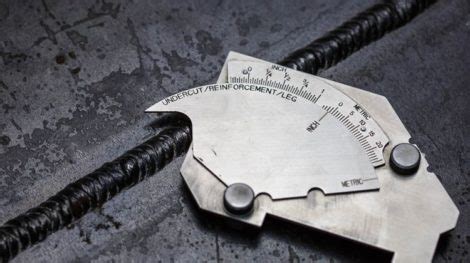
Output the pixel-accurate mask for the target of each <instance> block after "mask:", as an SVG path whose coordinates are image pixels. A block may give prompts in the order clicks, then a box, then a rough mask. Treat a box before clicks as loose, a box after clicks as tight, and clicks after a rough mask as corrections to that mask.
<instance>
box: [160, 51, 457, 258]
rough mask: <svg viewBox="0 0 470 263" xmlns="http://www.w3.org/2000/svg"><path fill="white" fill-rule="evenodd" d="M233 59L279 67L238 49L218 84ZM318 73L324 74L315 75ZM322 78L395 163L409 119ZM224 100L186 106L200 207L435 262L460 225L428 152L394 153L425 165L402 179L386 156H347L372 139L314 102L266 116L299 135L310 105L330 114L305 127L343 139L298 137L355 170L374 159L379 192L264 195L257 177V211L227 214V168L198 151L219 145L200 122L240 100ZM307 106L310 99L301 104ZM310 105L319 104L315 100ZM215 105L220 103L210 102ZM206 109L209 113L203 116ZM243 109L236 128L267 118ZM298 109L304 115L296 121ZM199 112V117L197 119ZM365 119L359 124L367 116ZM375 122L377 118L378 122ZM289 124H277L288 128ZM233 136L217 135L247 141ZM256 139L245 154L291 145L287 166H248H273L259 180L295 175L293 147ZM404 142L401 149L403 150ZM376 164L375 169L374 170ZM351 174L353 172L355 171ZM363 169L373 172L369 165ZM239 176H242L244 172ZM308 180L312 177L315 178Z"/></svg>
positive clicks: (189, 161)
mask: <svg viewBox="0 0 470 263" xmlns="http://www.w3.org/2000/svg"><path fill="white" fill-rule="evenodd" d="M231 61H248V62H262V63H266V65H271V66H272V64H269V63H267V62H263V61H261V60H258V59H255V58H252V57H249V56H244V55H241V54H238V53H234V52H231V53H230V54H229V56H228V58H227V62H226V64H225V65H224V67H223V69H222V73H221V75H220V77H219V80H218V82H219V83H225V82H226V81H227V77H228V75H229V72H228V71H227V64H230V62H231ZM252 65H253V64H252ZM278 67H280V66H278ZM253 77H254V76H250V79H253ZM312 77H313V78H317V77H314V76H312ZM255 79H256V78H255ZM321 80H322V81H323V82H325V83H328V84H329V85H331V86H332V87H334V88H335V89H337V90H339V91H340V92H341V93H342V94H345V95H346V96H347V97H349V98H350V99H351V100H352V101H354V102H356V103H357V107H355V109H356V108H357V109H358V112H361V113H367V114H366V115H362V116H363V117H364V118H365V116H368V117H370V119H369V121H368V122H364V123H365V125H362V127H359V129H358V132H367V131H370V130H371V128H372V129H373V130H374V133H375V131H376V130H377V127H378V128H380V130H377V131H378V132H379V133H380V132H383V134H384V135H385V134H386V142H389V145H388V146H386V145H384V144H382V147H383V151H382V150H381V152H380V156H381V157H383V160H391V155H392V153H391V152H392V150H391V149H392V148H394V146H396V145H399V144H400V143H402V142H407V141H409V139H410V135H409V133H408V132H407V130H406V128H405V127H404V125H403V123H402V122H401V121H400V119H399V117H398V116H397V114H396V113H395V111H394V110H393V108H392V106H391V105H390V103H389V102H388V101H387V99H386V98H385V97H383V96H380V95H377V94H373V93H370V92H367V91H363V90H360V89H356V88H353V87H350V86H346V85H343V84H340V83H336V82H333V81H329V80H325V79H321ZM276 85H277V86H278V87H279V84H272V86H276ZM269 87H271V86H268V87H267V88H269ZM290 94H291V96H293V95H292V94H293V93H290ZM187 95H188V94H186V95H182V94H180V95H179V96H187ZM285 95H286V94H285ZM234 97H237V96H234ZM241 97H242V98H243V99H241V100H237V101H236V102H237V103H239V104H238V106H239V111H240V112H244V110H245V109H250V107H247V105H249V104H250V103H255V102H256V101H250V98H253V97H252V96H241ZM261 97H263V96H260V98H261ZM285 97H286V96H285ZM218 99H223V100H224V101H223V103H221V104H220V105H219V104H210V105H208V107H207V108H205V110H206V111H201V112H200V114H193V116H192V113H193V109H196V112H197V111H200V109H201V108H200V106H198V105H193V104H190V103H188V104H187V105H185V108H184V113H187V114H188V115H189V117H190V118H191V119H192V122H193V135H194V140H193V147H191V148H190V150H189V152H188V154H187V155H186V158H185V160H184V162H183V165H182V168H181V174H182V176H183V178H184V180H185V182H186V184H187V185H188V187H189V189H190V191H191V193H192V195H193V196H194V198H195V200H196V202H197V203H198V205H199V207H200V208H201V209H204V210H206V211H210V212H212V213H216V214H219V215H222V216H225V217H229V218H232V219H235V220H240V221H242V222H245V223H247V224H251V225H254V226H258V227H260V226H262V224H263V221H264V218H265V217H266V215H267V214H270V215H273V216H275V217H278V218H282V219H286V220H287V221H290V222H296V223H298V224H301V225H304V226H308V227H312V228H315V229H320V230H323V231H326V232H329V233H331V234H335V235H339V236H342V237H345V238H348V239H351V240H355V241H358V242H361V243H364V244H368V245H371V246H374V247H377V248H381V249H384V250H387V251H391V252H393V253H394V257H393V260H394V262H430V261H431V259H432V257H433V254H434V249H435V247H436V244H437V241H438V239H439V236H440V234H441V233H443V232H446V231H448V230H451V229H452V228H454V227H455V225H456V222H457V218H458V214H459V212H458V210H457V208H456V206H455V205H454V203H453V202H452V200H451V199H450V197H449V196H448V194H447V193H446V191H445V189H444V188H443V187H442V185H441V184H440V182H439V180H438V179H437V177H436V176H435V175H434V174H433V173H430V172H428V171H427V167H428V163H427V161H426V158H425V156H424V155H423V156H422V157H421V156H420V154H419V152H418V154H419V156H420V157H419V158H420V161H419V162H416V155H415V154H411V155H410V154H409V153H408V154H405V155H406V156H408V157H407V158H404V159H403V156H404V155H403V152H402V151H401V150H400V151H399V152H395V154H396V157H392V158H393V159H394V162H396V163H400V164H404V165H405V166H407V165H409V164H415V163H418V166H417V167H416V169H417V170H416V172H415V174H414V175H413V176H401V175H400V174H397V173H396V172H395V171H394V170H393V169H392V168H391V164H390V163H387V162H385V161H384V162H383V165H375V164H374V162H373V159H370V158H367V156H369V155H367V154H366V157H364V158H362V157H359V159H357V158H358V157H357V156H353V155H350V156H347V155H345V154H344V152H343V147H345V148H346V149H347V147H351V146H354V145H355V143H357V144H359V146H358V147H359V148H357V147H356V146H354V147H352V148H351V149H360V150H361V151H362V153H365V152H367V150H366V149H365V148H364V146H363V145H362V144H361V140H362V142H363V141H364V140H366V139H369V138H366V139H358V138H359V137H358V136H356V135H354V134H351V133H350V131H349V130H348V129H347V126H346V129H345V130H341V127H343V125H341V124H338V122H336V123H335V122H333V120H338V121H339V122H341V123H342V122H343V121H344V118H345V117H344V118H343V119H342V118H338V117H337V116H334V115H335V114H336V113H335V112H334V111H331V110H329V109H328V108H323V107H321V108H320V109H321V110H323V113H322V112H318V111H317V110H316V108H309V107H308V108H307V106H305V107H306V108H302V107H300V108H298V107H295V108H292V111H287V112H285V114H279V118H277V119H270V118H267V119H266V120H269V122H274V121H276V120H277V121H278V122H281V123H282V125H286V126H285V127H284V129H283V130H282V131H283V132H284V133H290V132H293V133H294V134H295V135H296V136H297V135H300V134H301V133H300V130H298V131H299V132H297V130H295V129H294V130H292V129H291V126H289V125H294V124H293V123H295V121H290V122H289V121H286V120H285V119H289V118H293V119H295V120H300V121H302V120H303V119H302V117H305V120H307V119H308V118H307V114H305V115H303V110H311V115H310V116H314V117H318V116H320V117H321V116H324V117H323V118H325V119H326V120H331V121H332V122H331V123H330V124H329V125H328V126H327V125H323V123H321V124H320V126H318V125H315V124H313V125H312V126H306V127H304V129H305V130H307V128H308V127H310V130H311V131H313V132H314V133H315V132H316V131H317V128H318V127H320V128H322V127H323V128H325V127H327V128H328V129H332V130H331V134H328V132H326V131H325V135H321V134H320V133H318V134H314V136H320V137H319V138H321V140H323V139H327V138H329V136H340V137H343V138H344V139H339V140H338V141H332V140H330V141H327V142H321V140H317V141H315V143H316V145H317V147H315V144H309V143H311V142H310V141H308V139H310V137H305V138H302V137H295V138H296V139H297V140H305V141H306V143H307V144H308V145H309V147H313V148H314V149H315V150H316V151H322V150H324V149H327V148H332V149H334V152H335V153H336V154H338V155H339V156H341V158H336V159H334V158H332V159H331V160H334V163H335V164H337V165H338V166H344V167H345V168H344V169H346V167H349V166H346V165H345V164H346V163H347V164H348V165H353V164H352V163H353V162H351V161H350V159H353V160H354V161H358V162H359V166H357V165H358V164H356V167H362V165H363V164H367V165H368V166H365V165H364V167H369V168H370V169H372V171H373V172H374V173H373V174H374V177H375V176H377V177H378V179H379V180H378V181H377V180H372V181H375V182H379V183H380V190H379V191H367V192H361V193H357V192H350V193H347V194H341V195H334V194H331V195H325V194H324V193H322V192H321V191H317V190H311V191H310V192H309V193H308V195H307V196H306V197H299V198H290V199H279V198H275V197H272V196H269V195H267V194H264V192H260V191H256V187H253V186H252V185H251V184H250V183H254V184H255V185H257V181H256V180H254V181H249V183H247V184H248V185H249V186H251V187H252V188H253V189H254V192H255V193H256V198H255V199H254V202H253V208H252V210H251V211H252V212H251V213H249V214H247V215H246V216H238V215H234V214H233V213H232V212H228V211H227V210H228V209H227V208H226V205H225V204H224V195H225V193H226V189H227V185H230V184H231V183H227V182H226V181H224V180H225V174H223V173H222V174H217V171H220V170H218V169H219V168H220V167H218V166H217V161H216V160H217V159H216V158H214V157H212V158H213V160H206V159H205V158H204V157H203V155H201V154H197V153H196V150H198V147H199V148H201V147H203V146H202V145H199V146H197V144H198V143H206V144H208V145H210V146H214V144H211V143H213V142H212V141H211V140H210V139H211V137H210V136H207V135H206V136H204V135H201V133H200V132H201V131H198V128H197V127H198V122H202V123H204V124H207V123H209V125H210V123H211V122H212V123H214V124H213V125H212V126H210V127H211V128H217V127H216V126H217V124H218V123H217V121H220V120H221V119H222V118H219V119H216V120H213V119H211V118H212V117H213V115H211V112H214V111H215V112H218V113H219V114H220V115H223V114H225V109H227V108H230V107H229V106H227V107H223V105H226V104H228V105H230V103H232V102H235V101H232V99H231V98H228V97H219V98H218ZM245 99H246V100H245ZM171 100H172V99H170V101H171ZM173 100H179V98H178V97H174V98H173ZM182 101H184V100H182ZM299 101H301V100H299ZM193 102H194V101H193ZM200 102H207V101H200ZM257 102H260V104H261V105H269V104H266V103H274V104H275V105H276V106H277V105H278V104H279V105H281V107H282V103H285V101H284V100H270V101H268V100H263V99H261V100H260V101H257ZM304 104H305V103H303V104H301V105H304ZM310 104H312V103H311V101H310ZM215 105H216V106H217V107H211V106H215ZM305 105H307V104H305ZM313 105H314V106H315V103H313ZM158 107H161V106H158ZM154 109H160V108H154ZM297 110H298V111H297ZM365 110H367V111H365ZM324 112H328V115H323V114H325V113H324ZM203 113H204V114H206V115H204V114H203ZM244 113H245V115H244V116H240V118H239V119H236V120H234V119H231V120H230V121H231V122H233V126H232V127H230V128H233V129H236V127H237V126H238V125H242V126H243V123H244V121H245V119H250V118H253V119H255V120H257V121H258V120H259V121H263V118H260V117H253V115H259V114H260V113H263V112H262V111H260V112H258V111H249V112H246V111H245V112H244ZM264 113H266V112H264ZM299 113H300V117H299V118H298V119H296V118H297V116H298V114H299ZM316 114H320V115H316ZM329 115H333V116H332V118H330V117H329ZM192 117H196V118H194V119H193V118H192ZM204 117H206V118H209V119H210V121H207V120H206V121H204V120H203V119H204ZM333 117H334V118H333ZM372 117H373V119H372ZM370 120H373V122H371V121H370ZM358 121H359V124H360V120H358ZM354 122H356V120H354ZM312 123H313V122H312ZM312 123H310V124H312ZM325 123H326V122H325ZM371 123H375V125H376V126H374V124H371ZM343 124H344V123H343ZM273 125H275V124H273ZM282 125H281V126H279V127H277V128H281V127H282ZM317 126H318V127H317ZM255 127H256V126H255ZM294 127H295V126H294ZM194 128H196V129H194ZM244 129H245V130H237V131H238V132H240V133H242V134H244V135H248V134H251V132H252V130H250V129H249V126H247V125H245V126H244ZM222 130H223V129H222ZM255 130H256V129H255ZM318 131H320V130H318ZM338 131H341V132H338ZM225 132H226V133H223V134H230V136H232V135H233V133H230V131H229V130H225ZM375 134H377V133H375ZM230 136H227V137H226V138H224V139H223V140H219V141H217V140H216V141H217V146H218V145H223V144H224V143H230V141H231V140H241V139H240V138H239V137H236V136H235V137H230ZM198 138H199V139H198ZM201 138H202V139H203V138H206V139H207V140H206V141H201ZM278 138H282V137H278ZM212 139H214V138H212ZM284 139H286V138H284ZM383 141H384V139H383V138H381V139H380V143H382V142H383ZM368 142H370V140H368ZM257 143H258V142H257V141H250V143H249V144H247V145H249V146H250V147H249V148H251V149H252V152H251V153H250V154H246V152H242V154H241V155H243V156H251V157H254V156H258V157H259V156H263V155H264V154H270V152H271V151H274V150H285V152H284V153H285V154H284V157H285V159H284V160H286V161H285V162H281V159H276V160H275V161H276V162H280V163H282V165H277V166H272V167H271V166H266V165H265V164H264V163H263V162H266V160H269V159H264V158H259V159H257V160H256V161H255V162H254V164H252V165H251V166H249V167H250V169H251V168H252V167H254V166H255V165H256V164H258V165H260V166H263V165H264V166H263V169H267V170H265V171H263V172H264V173H262V174H263V175H264V176H266V177H264V178H263V180H262V181H261V182H260V183H258V184H259V185H262V184H271V183H272V182H271V181H276V180H282V178H283V177H282V176H280V175H279V176H278V177H277V176H275V177H269V176H268V175H270V174H271V172H273V171H277V172H278V173H279V174H282V173H288V172H289V171H290V170H291V169H292V166H291V165H290V164H291V163H290V162H291V161H292V159H289V154H290V153H291V152H289V149H288V148H289V147H287V146H286V148H285V149H284V148H269V147H268V148H264V147H266V146H267V145H263V147H258V145H257ZM289 143H291V141H283V145H289ZM290 145H291V147H294V148H295V149H298V148H299V145H300V144H295V143H294V144H290ZM231 147H233V145H231ZM401 147H403V146H401ZM401 147H399V148H396V149H400V148H401ZM406 147H408V146H406ZM413 147H414V146H413ZM222 148H223V147H222ZM208 149H209V150H210V149H214V148H211V147H208ZM407 149H408V148H407ZM193 150H194V152H193ZM243 150H246V149H245V148H236V147H235V148H232V152H233V153H234V154H235V156H236V152H237V151H243ZM300 150H302V149H300ZM408 150H409V149H408ZM226 151H227V153H229V150H226ZM292 152H293V151H292ZM312 152H313V151H312ZM404 152H407V151H404ZM216 153H217V154H216ZM216 153H213V154H212V155H213V156H215V155H217V156H218V155H219V152H218V151H216ZM332 153H333V152H332ZM374 154H376V155H377V152H374ZM204 156H205V155H204ZM274 156H275V155H274ZM359 156H362V155H359ZM410 157H411V158H410ZM237 158H238V159H237ZM279 158H280V157H279ZM224 160H226V161H230V159H229V158H226V159H224ZM241 160H242V157H241V156H238V157H236V158H235V159H233V160H232V161H236V163H235V165H234V166H233V167H232V168H233V169H235V170H237V169H239V168H240V167H241V165H240V163H239V162H238V161H241ZM318 160H319V159H317V157H315V156H314V158H311V159H309V158H303V159H302V162H305V164H306V165H309V164H311V162H315V161H318ZM404 160H408V161H411V162H404ZM219 161H220V159H219ZM271 163H273V161H271ZM419 163H421V165H419ZM299 164H300V163H297V165H299ZM318 165H320V166H321V167H328V166H325V164H322V163H318ZM222 167H223V165H222ZM353 167H354V165H353ZM372 167H375V169H374V168H372ZM226 168H227V167H225V169H226ZM361 169H362V168H361ZM361 169H359V170H361ZM227 171H228V170H227ZM260 171H261V170H258V171H257V172H260ZM352 171H354V170H353V169H352ZM363 171H365V172H368V171H369V170H363ZM238 174H239V175H242V174H241V173H238ZM251 175H258V173H256V174H255V173H252V174H251ZM310 176H311V177H316V176H317V174H315V173H311V174H310ZM241 177H243V176H241ZM305 178H306V179H309V177H305ZM318 178H320V179H318ZM318 178H317V179H318V181H310V183H312V182H315V184H317V183H319V184H321V183H322V182H323V181H325V180H330V181H338V180H337V179H338V178H336V179H331V178H330V179H325V178H324V177H321V176H320V177H318ZM297 179H298V178H297ZM235 182H240V181H235ZM360 182H364V180H363V179H362V180H358V181H357V182H356V183H360ZM365 182H367V181H365ZM289 183H290V182H289V180H285V181H282V184H283V185H284V186H286V185H288V184H289ZM350 183H351V182H344V187H345V186H346V185H348V184H350ZM280 186H282V185H280ZM299 189H300V188H299ZM274 190H275V189H274ZM322 190H324V189H322ZM299 196H300V195H299Z"/></svg>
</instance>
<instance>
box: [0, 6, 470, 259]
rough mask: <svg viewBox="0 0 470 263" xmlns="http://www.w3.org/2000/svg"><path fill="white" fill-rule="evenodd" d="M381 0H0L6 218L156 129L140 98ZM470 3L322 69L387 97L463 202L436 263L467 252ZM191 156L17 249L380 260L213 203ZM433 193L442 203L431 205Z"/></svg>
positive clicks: (0, 215) (275, 49) (83, 254)
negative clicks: (243, 222)
mask: <svg viewBox="0 0 470 263" xmlns="http://www.w3.org/2000/svg"><path fill="white" fill-rule="evenodd" d="M375 2H377V1H371V0H367V1H345V0H333V1H319V0H318V1H289V2H287V1H269V0H265V1H250V0H239V1H207V0H198V1H151V0H142V1H120V2H107V1H72V0H67V1H50V0H42V1H33V0H31V1H24V0H21V1H19V0H9V1H6V0H0V222H5V221H6V220H7V219H8V218H10V217H13V216H15V215H17V214H18V213H21V212H23V211H25V210H27V209H28V208H30V207H32V206H34V205H36V204H38V203H39V202H41V201H43V200H45V199H46V198H47V197H48V196H50V195H52V194H54V193H55V192H57V191H58V190H59V189H61V188H62V187H63V186H65V185H66V184H68V183H70V182H72V181H74V180H75V179H77V178H79V177H81V176H83V175H84V174H86V173H87V172H90V171H92V170H93V169H94V168H96V167H98V166H99V165H100V164H102V163H103V162H105V161H107V160H111V159H113V158H115V157H117V156H118V155H119V154H120V153H122V152H124V151H125V150H126V149H129V148H131V147H132V146H135V145H137V144H138V143H139V142H141V141H143V140H144V139H145V138H148V137H149V136H151V135H152V134H153V132H154V130H153V128H152V126H151V125H149V124H150V123H151V121H152V118H153V117H152V116H148V115H146V114H144V113H143V110H144V109H145V108H147V107H148V106H150V105H151V104H153V103H154V102H156V101H158V100H159V99H161V98H163V97H165V96H167V95H169V94H172V93H175V92H177V91H179V90H182V89H186V88H189V87H193V86H195V85H202V84H207V83H210V82H211V81H213V80H214V79H215V78H216V76H217V74H218V70H219V68H220V66H221V65H222V63H223V61H224V57H225V54H226V53H227V52H228V51H229V50H236V51H240V52H243V53H246V54H249V55H254V56H258V57H260V58H263V59H267V60H271V61H277V60H279V59H281V58H282V57H284V56H285V55H286V54H287V53H288V52H289V51H292V50H293V49H294V48H297V47H301V46H303V45H305V44H307V43H308V42H309V41H311V40H313V39H315V38H317V37H319V36H320V35H321V34H323V33H324V32H326V31H327V30H330V29H332V28H334V27H335V26H336V25H338V24H339V23H341V22H342V21H344V20H346V19H347V18H349V17H351V16H352V15H354V14H356V13H357V12H359V11H361V10H363V9H365V8H366V7H368V6H370V5H372V4H373V3H375ZM469 43H470V2H469V1H467V0H449V1H440V2H439V3H437V4H436V5H434V6H432V7H431V8H430V9H429V10H427V11H426V12H425V13H424V14H423V15H421V16H419V17H418V18H417V19H416V20H414V21H413V22H412V23H410V24H409V25H407V26H406V27H404V28H402V29H399V30H397V31H395V32H393V33H391V34H389V35H387V36H386V37H384V38H383V39H382V40H380V41H379V42H377V43H374V44H372V45H370V46H368V47H367V48H364V49H363V50H362V51H360V52H357V53H356V54H354V55H353V56H351V57H350V58H349V59H347V60H346V61H344V62H342V63H341V64H339V65H337V66H335V67H333V68H332V69H330V70H328V71H326V72H323V73H321V76H323V77H327V78H331V79H333V80H336V81H339V82H344V83H347V84H350V85H353V86H357V87H361V88H363V89H366V90H370V91H373V92H376V93H379V94H383V95H385V96H387V97H388V98H389V100H390V101H391V103H392V104H393V105H394V107H395V109H396V111H397V112H398V114H399V115H400V116H401V118H402V120H403V122H404V123H405V124H406V126H407V127H408V128H409V131H410V132H411V134H412V135H413V141H414V142H415V143H417V144H418V145H419V146H420V147H421V149H422V150H423V151H424V152H425V153H426V155H427V158H428V160H429V162H430V163H431V164H432V165H431V167H430V169H431V170H433V171H435V172H436V174H437V175H438V176H439V177H440V179H441V181H442V183H443V184H444V186H445V188H446V189H447V190H448V192H449V194H450V195H451V197H452V198H453V200H454V201H455V203H456V204H457V206H458V208H459V209H460V211H461V216H460V220H459V224H458V226H457V229H456V230H455V231H453V232H451V233H450V234H447V235H446V236H445V237H444V238H443V239H442V240H441V242H440V243H439V246H438V249H437V253H436V257H435V261H436V262H446V261H455V262H468V261H470V256H469V254H468V253H469V243H470V233H469V228H470V177H469V169H470V166H469V162H468V160H469V157H470V156H469V129H470V127H469V125H470V107H469V104H470V74H469V73H470V72H469V65H470V52H469V48H470V46H469ZM181 162H182V159H179V160H177V161H175V162H174V163H173V164H171V165H170V166H169V167H168V168H167V169H165V171H163V172H161V173H160V174H158V175H156V176H154V177H153V178H151V179H150V180H147V181H145V182H143V183H141V184H140V185H138V186H136V187H134V188H133V189H130V190H128V191H127V192H125V193H123V194H121V195H119V196H118V197H116V198H115V199H114V200H112V201H110V202H109V203H107V204H106V205H104V207H103V208H102V209H101V210H99V211H96V212H93V213H90V214H88V215H87V216H85V217H84V218H83V219H82V220H80V221H79V222H77V223H75V224H73V225H71V226H70V227H69V228H67V229H64V230H61V231H59V232H58V233H56V234H54V235H52V236H51V237H49V238H48V239H47V240H46V241H45V242H43V243H41V244H39V245H37V246H34V247H33V248H32V249H29V250H28V251H26V252H24V253H22V254H21V255H20V256H18V257H17V258H16V261H17V262H31V261H39V262H62V261H77V262H81V261H91V260H93V261H109V260H122V261H128V260H129V259H135V260H137V261H157V260H161V261H164V262H168V261H178V262H179V261H226V262H229V261H251V260H256V261H260V262H278V261H282V262H285V261H290V262H300V261H319V262H332V261H345V262H349V261H350V262H359V261H367V260H375V261H381V260H385V259H389V258H390V255H388V254H386V253H383V252H381V251H378V250H375V249H371V248H367V247H364V246H362V245H359V244H355V243H352V242H349V241H345V240H342V239H338V238H334V237H331V236H330V235H327V234H324V233H320V232H318V231H311V230H306V229H304V228H302V227H299V226H295V225H291V224H288V223H285V222H280V221H278V220H275V219H269V220H268V221H267V222H266V224H265V227H264V228H263V230H262V231H260V232H259V233H255V232H252V231H251V232H250V231H245V230H237V229H235V230H234V228H233V227H229V226H227V224H225V223H224V222H222V221H221V220H219V219H218V218H214V217H212V216H208V215H206V214H204V213H202V212H200V211H199V210H198V209H197V207H196V206H195V203H194V201H193V200H192V199H191V196H190V195H189V193H188V190H187V189H186V187H185V186H184V184H183V181H182V179H181V177H180V176H179V175H178V168H179V165H180V164H181ZM429 205H432V204H429Z"/></svg>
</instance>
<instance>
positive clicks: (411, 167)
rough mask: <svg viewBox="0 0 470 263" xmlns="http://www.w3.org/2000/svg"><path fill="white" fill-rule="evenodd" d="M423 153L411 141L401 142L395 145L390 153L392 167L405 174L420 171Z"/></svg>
mask: <svg viewBox="0 0 470 263" xmlns="http://www.w3.org/2000/svg"><path fill="white" fill-rule="evenodd" d="M420 161H421V154H420V153H419V150H418V148H416V146H414V145H413V144H410V143H400V144H398V145H397V146H395V147H393V149H392V153H391V154H390V167H392V169H393V170H394V171H395V172H397V173H399V174H403V175H409V174H414V173H416V171H418V168H419V163H420Z"/></svg>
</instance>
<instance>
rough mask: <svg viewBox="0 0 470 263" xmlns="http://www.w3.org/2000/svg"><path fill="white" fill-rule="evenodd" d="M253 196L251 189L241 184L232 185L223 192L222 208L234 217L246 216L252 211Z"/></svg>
mask: <svg viewBox="0 0 470 263" xmlns="http://www.w3.org/2000/svg"><path fill="white" fill-rule="evenodd" d="M254 200H255V194H254V192H253V190H252V189H251V187H249V186H248V185H246V184H243V183H236V184H232V185H230V186H229V187H227V189H225V192H224V206H225V209H227V211H229V212H230V213H232V214H236V215H244V214H248V213H250V212H251V211H252V210H253V204H254Z"/></svg>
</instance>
